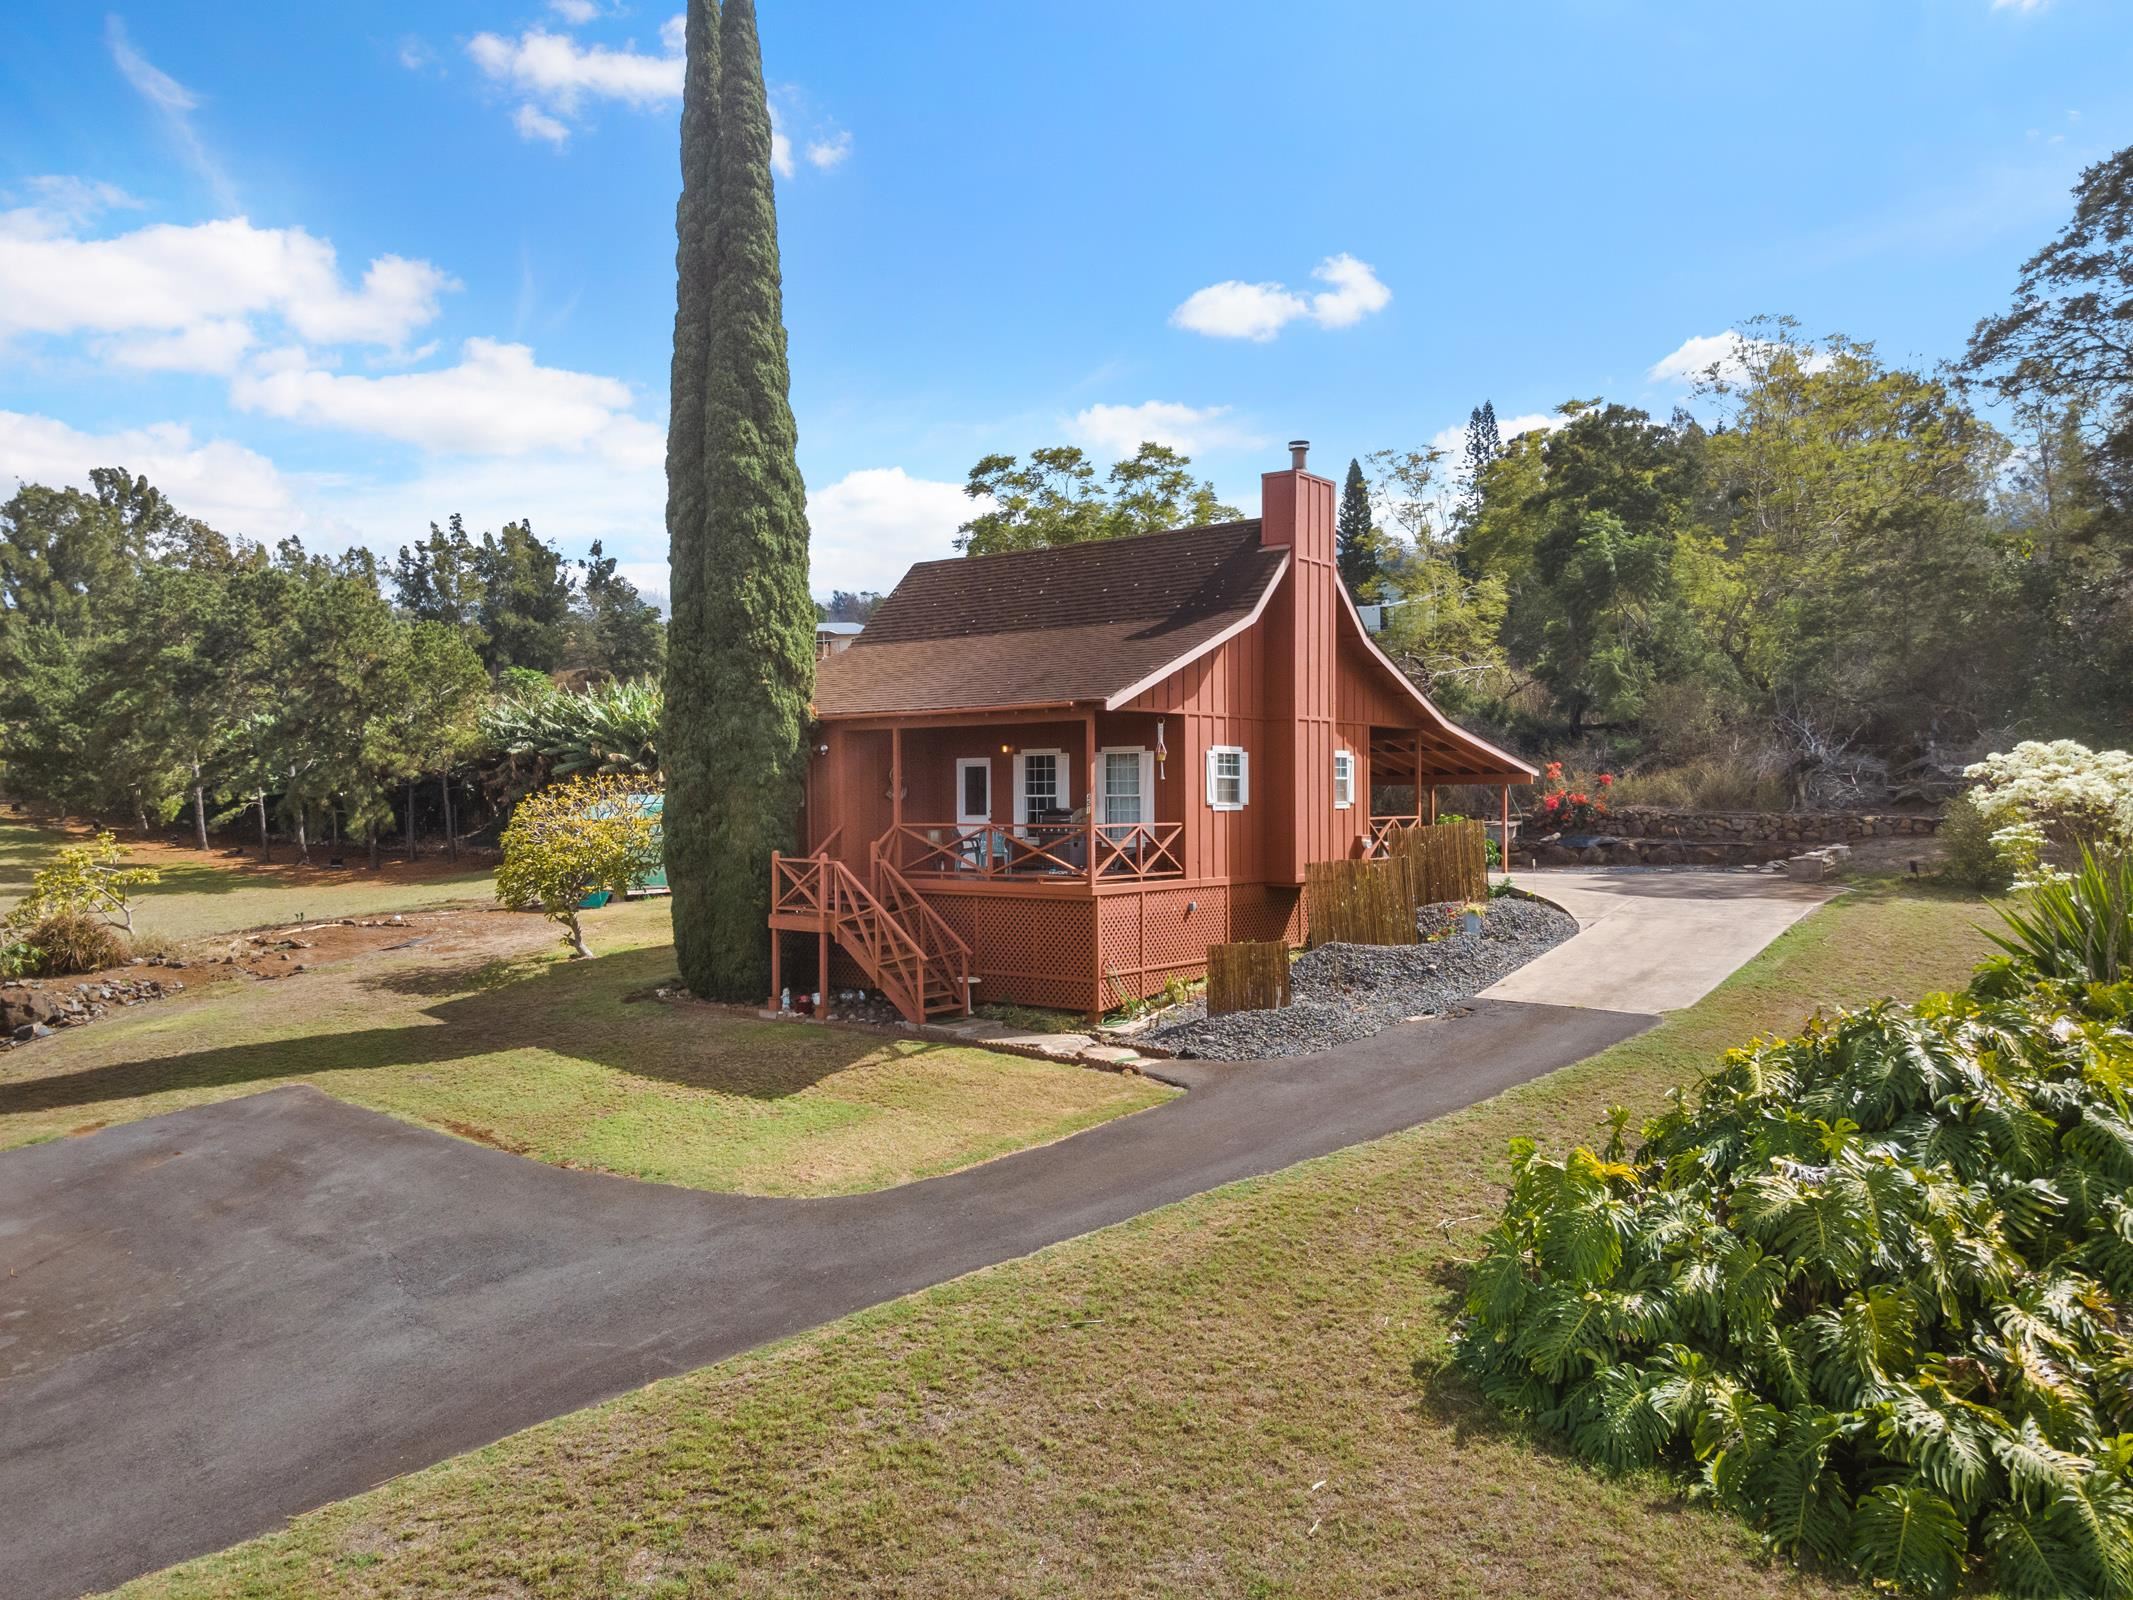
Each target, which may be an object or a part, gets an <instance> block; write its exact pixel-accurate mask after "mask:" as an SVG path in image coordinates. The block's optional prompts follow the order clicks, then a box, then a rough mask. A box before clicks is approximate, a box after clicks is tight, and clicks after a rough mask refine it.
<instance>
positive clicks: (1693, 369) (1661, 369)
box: [1644, 328, 1830, 384]
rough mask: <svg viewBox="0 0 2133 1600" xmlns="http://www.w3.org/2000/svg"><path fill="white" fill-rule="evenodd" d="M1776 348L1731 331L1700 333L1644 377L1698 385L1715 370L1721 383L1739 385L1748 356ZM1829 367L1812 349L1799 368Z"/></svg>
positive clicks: (1657, 380)
mask: <svg viewBox="0 0 2133 1600" xmlns="http://www.w3.org/2000/svg"><path fill="white" fill-rule="evenodd" d="M1775 348H1776V346H1775V345H1771V344H1768V343H1765V342H1760V341H1757V340H1753V339H1748V338H1744V337H1743V336H1742V335H1741V334H1740V333H1739V332H1738V331H1736V330H1735V329H1732V328H1728V329H1726V331H1725V332H1723V333H1704V334H1698V335H1697V336H1696V337H1694V338H1692V339H1684V340H1683V341H1682V342H1681V345H1680V347H1679V348H1678V349H1676V350H1673V351H1671V352H1669V353H1668V354H1666V355H1664V356H1661V357H1660V358H1659V359H1658V360H1657V361H1655V362H1654V363H1652V367H1651V370H1650V371H1649V372H1647V373H1645V375H1644V376H1645V378H1646V380H1647V381H1649V382H1652V383H1679V384H1695V383H1700V382H1702V381H1703V380H1704V379H1705V378H1706V377H1708V376H1711V375H1712V374H1713V373H1714V370H1715V374H1716V376H1717V378H1718V380H1719V381H1720V382H1721V383H1740V382H1742V381H1743V380H1744V379H1746V378H1747V376H1748V357H1749V356H1751V355H1754V354H1756V353H1757V352H1758V351H1761V350H1766V349H1775ZM1829 364H1830V357H1829V356H1827V355H1826V354H1822V353H1819V352H1817V351H1814V350H1812V349H1807V350H1804V351H1803V352H1802V355H1801V358H1800V368H1801V370H1802V371H1804V372H1820V371H1822V370H1824V369H1825V368H1826V367H1828V366H1829Z"/></svg>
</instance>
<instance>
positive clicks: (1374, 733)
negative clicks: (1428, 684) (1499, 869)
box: [1362, 727, 1532, 873]
mask: <svg viewBox="0 0 2133 1600" xmlns="http://www.w3.org/2000/svg"><path fill="white" fill-rule="evenodd" d="M1479 749H1480V750H1481V751H1488V753H1489V755H1490V756H1493V755H1494V754H1495V752H1494V751H1490V750H1489V747H1488V746H1486V745H1482V746H1480V747H1479ZM1476 755H1477V749H1476V742H1475V741H1468V740H1464V739H1454V738H1450V737H1447V736H1446V734H1444V733H1443V732H1440V731H1438V730H1435V729H1430V728H1398V727H1391V728H1388V727H1373V728H1372V729H1371V730H1370V831H1369V834H1368V835H1367V837H1366V838H1365V839H1364V841H1363V849H1362V854H1364V855H1366V856H1382V855H1384V854H1386V853H1387V852H1388V850H1389V848H1390V843H1389V842H1390V840H1391V838H1392V836H1393V835H1394V834H1395V833H1397V832H1398V831H1399V830H1401V829H1403V828H1411V827H1414V826H1416V825H1418V824H1420V825H1423V826H1427V825H1430V824H1434V823H1435V822H1436V821H1437V820H1438V807H1437V791H1438V790H1439V789H1445V788H1469V787H1474V786H1481V787H1485V788H1492V789H1494V790H1495V791H1496V805H1495V807H1494V808H1493V809H1494V810H1495V812H1496V815H1494V816H1492V817H1491V816H1483V817H1479V818H1476V819H1475V820H1477V821H1479V822H1480V823H1482V825H1483V826H1484V827H1486V828H1487V829H1488V830H1489V832H1490V833H1491V834H1493V835H1494V836H1495V838H1496V840H1497V842H1498V844H1499V845H1500V846H1501V847H1502V855H1501V858H1500V859H1501V861H1502V864H1503V868H1504V870H1505V872H1506V873H1508V872H1509V870H1510V864H1511V839H1512V828H1513V826H1514V823H1513V819H1512V816H1511V789H1512V786H1513V785H1515V784H1524V783H1529V782H1531V781H1532V779H1531V775H1530V774H1529V773H1527V772H1524V771H1522V770H1521V771H1513V770H1512V769H1510V768H1509V767H1508V765H1506V766H1498V765H1495V764H1494V763H1493V762H1487V758H1484V762H1485V763H1486V764H1483V763H1477V761H1476V759H1475V758H1476ZM1387 791H1390V793H1388V792H1387Z"/></svg>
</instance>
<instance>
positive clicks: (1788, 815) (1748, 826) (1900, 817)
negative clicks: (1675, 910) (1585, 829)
mask: <svg viewBox="0 0 2133 1600" xmlns="http://www.w3.org/2000/svg"><path fill="white" fill-rule="evenodd" d="M1592 831H1593V832H1595V833H1606V834H1611V835H1614V836H1617V837H1620V838H1624V839H1679V840H1682V841H1683V842H1684V843H1693V844H1738V845H1752V844H1769V845H1778V844H1853V843H1856V842H1857V841H1858V840H1861V839H1897V838H1905V837H1921V836H1927V835H1931V834H1934V833H1938V832H1939V831H1940V818H1939V817H1934V816H1918V815H1913V814H1910V813H1898V812H1880V813H1876V812H1870V811H1660V810H1657V809H1655V808H1653V807H1650V806H1624V807H1623V808H1622V809H1621V810H1619V811H1616V812H1613V813H1611V814H1610V815H1609V816H1608V818H1607V824H1606V826H1605V827H1604V828H1595V829H1594V830H1592Z"/></svg>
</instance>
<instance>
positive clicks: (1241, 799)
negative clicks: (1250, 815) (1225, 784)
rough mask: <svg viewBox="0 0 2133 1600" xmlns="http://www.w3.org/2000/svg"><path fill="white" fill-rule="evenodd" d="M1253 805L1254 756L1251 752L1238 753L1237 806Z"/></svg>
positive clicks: (1240, 751) (1241, 751)
mask: <svg viewBox="0 0 2133 1600" xmlns="http://www.w3.org/2000/svg"><path fill="white" fill-rule="evenodd" d="M1251 803H1252V755H1251V752H1250V751H1249V750H1239V751H1238V752H1237V804H1238V805H1240V806H1248V805H1250V804H1251Z"/></svg>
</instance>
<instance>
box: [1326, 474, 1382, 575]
mask: <svg viewBox="0 0 2133 1600" xmlns="http://www.w3.org/2000/svg"><path fill="white" fill-rule="evenodd" d="M1333 555H1334V562H1335V564H1336V565H1337V566H1338V567H1339V569H1340V575H1341V582H1342V583H1344V584H1346V585H1347V586H1348V592H1349V593H1350V594H1356V593H1357V592H1358V591H1360V590H1361V588H1362V586H1363V585H1364V584H1365V583H1368V582H1369V581H1370V580H1371V579H1372V578H1375V577H1376V576H1377V575H1378V549H1377V541H1376V540H1375V539H1373V538H1371V536H1370V490H1369V488H1368V486H1367V485H1365V484H1364V482H1363V467H1362V463H1361V462H1359V461H1355V460H1352V459H1351V460H1350V461H1349V463H1348V481H1347V482H1346V483H1345V484H1343V485H1342V486H1341V509H1340V516H1339V518H1338V519H1337V520H1336V521H1335V522H1334V524H1333Z"/></svg>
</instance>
